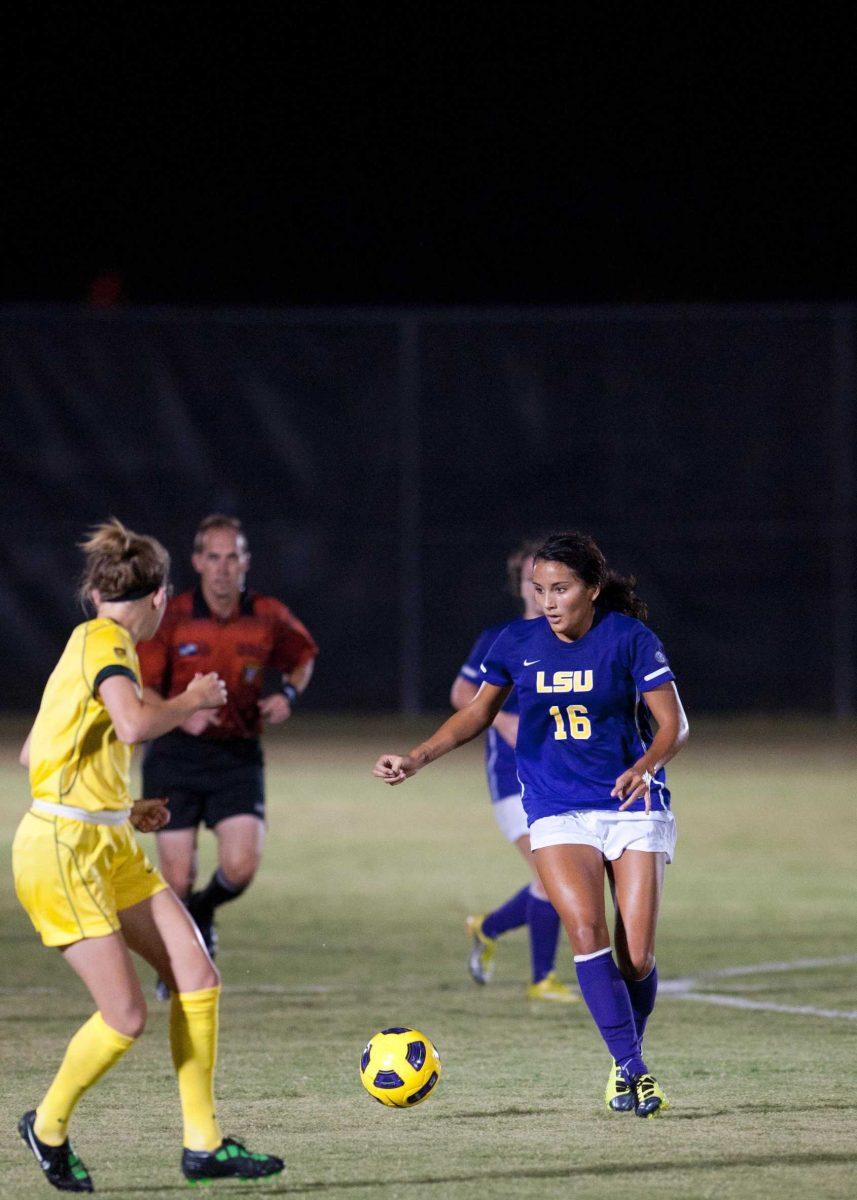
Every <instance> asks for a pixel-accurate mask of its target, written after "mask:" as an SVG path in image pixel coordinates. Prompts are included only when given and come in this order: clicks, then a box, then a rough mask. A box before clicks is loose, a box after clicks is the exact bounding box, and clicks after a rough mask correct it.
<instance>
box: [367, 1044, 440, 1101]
mask: <svg viewBox="0 0 857 1200" xmlns="http://www.w3.org/2000/svg"><path fill="white" fill-rule="evenodd" d="M440 1072H441V1067H440V1056H439V1055H438V1052H437V1049H436V1047H435V1045H434V1043H433V1042H432V1041H431V1040H430V1039H429V1038H427V1037H426V1035H425V1034H424V1033H420V1032H419V1030H418V1029H409V1028H408V1027H407V1026H406V1025H397V1026H394V1027H393V1028H392V1029H382V1031H381V1032H380V1033H376V1034H375V1036H374V1037H371V1038H370V1039H369V1043H368V1045H367V1046H366V1049H365V1050H364V1051H363V1054H362V1055H361V1056H360V1081H361V1083H362V1084H363V1086H364V1087H365V1089H366V1091H367V1092H368V1093H369V1095H370V1096H374V1098H375V1099H376V1100H377V1101H379V1103H381V1104H386V1105H388V1106H389V1107H390V1108H413V1107H414V1105H416V1104H421V1103H422V1102H423V1100H425V1098H426V1097H427V1096H430V1095H431V1094H432V1092H433V1091H434V1089H435V1087H436V1086H437V1081H438V1080H439V1079H440Z"/></svg>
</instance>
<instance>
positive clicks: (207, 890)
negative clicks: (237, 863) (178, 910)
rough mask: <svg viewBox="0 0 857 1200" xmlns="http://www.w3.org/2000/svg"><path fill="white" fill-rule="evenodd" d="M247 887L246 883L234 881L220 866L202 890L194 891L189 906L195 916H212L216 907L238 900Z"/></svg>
mask: <svg viewBox="0 0 857 1200" xmlns="http://www.w3.org/2000/svg"><path fill="white" fill-rule="evenodd" d="M246 889H247V884H246V883H233V882H232V881H231V880H230V879H227V878H226V876H225V875H224V874H223V872H222V871H221V869H220V867H218V868H217V870H216V871H215V872H214V874H213V875H212V877H211V879H209V881H208V883H207V884H206V885H205V887H204V888H203V889H202V891H201V892H194V894H193V896H192V897H191V900H190V904H189V905H188V907H189V908H190V910H191V912H192V913H193V915H194V916H195V917H198V916H206V917H211V916H212V914H213V913H214V910H215V909H216V908H219V906H220V905H221V904H228V903H229V901H230V900H237V898H238V897H239V896H240V895H241V893H242V892H243V891H246Z"/></svg>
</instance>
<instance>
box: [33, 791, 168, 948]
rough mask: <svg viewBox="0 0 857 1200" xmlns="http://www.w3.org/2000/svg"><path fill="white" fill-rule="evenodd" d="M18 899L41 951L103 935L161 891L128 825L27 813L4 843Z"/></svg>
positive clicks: (161, 880)
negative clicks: (9, 853) (9, 852)
mask: <svg viewBox="0 0 857 1200" xmlns="http://www.w3.org/2000/svg"><path fill="white" fill-rule="evenodd" d="M12 870H13V874H14V877H15V891H16V892H17V893H18V899H19V900H20V901H21V904H22V905H23V906H24V908H25V909H26V911H27V915H28V916H29V918H30V920H31V921H32V922H33V925H34V926H35V928H36V932H37V933H38V934H40V936H41V939H42V941H43V942H44V944H45V945H46V946H68V945H70V944H71V943H72V942H79V941H80V939H81V938H90V937H104V936H105V935H106V934H109V933H115V932H117V931H118V930H119V929H120V928H121V926H120V923H119V915H118V914H119V913H120V912H121V911H122V909H123V908H130V907H131V905H132V904H139V903H140V902H141V901H142V900H148V898H149V897H150V896H154V895H155V894H156V893H157V892H160V891H162V890H163V889H164V888H165V887H166V886H167V885H166V882H165V881H164V878H163V876H162V875H161V874H160V872H159V871H157V870H156V869H155V867H153V866H152V864H151V863H150V862H149V860H148V859H147V858H146V855H145V854H144V853H143V850H142V847H141V846H140V845H138V843H137V839H136V838H135V836H134V830H133V828H132V826H131V823H130V822H129V821H125V822H124V823H123V824H122V825H93V824H89V823H85V822H83V821H77V820H74V819H73V818H70V817H62V816H56V817H54V816H51V815H50V814H48V813H44V812H33V811H31V812H28V813H27V814H26V815H25V816H24V818H23V819H22V821H21V824H20V825H19V826H18V831H17V833H16V834H15V840H14V842H13V844H12Z"/></svg>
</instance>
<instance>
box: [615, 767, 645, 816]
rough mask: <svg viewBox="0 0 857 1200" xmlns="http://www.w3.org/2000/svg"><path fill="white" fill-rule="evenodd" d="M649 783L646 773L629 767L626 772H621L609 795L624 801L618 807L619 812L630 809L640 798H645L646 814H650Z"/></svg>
mask: <svg viewBox="0 0 857 1200" xmlns="http://www.w3.org/2000/svg"><path fill="white" fill-rule="evenodd" d="M651 782H652V777H651V775H650V774H649V772H648V771H645V770H642V771H641V770H640V769H639V768H637V767H629V768H628V770H627V771H623V772H622V774H621V775H620V776H619V778H618V779H617V780H616V784H615V786H614V788H613V791H612V792H611V793H610V795H611V796H614V797H615V796H618V797H619V799H620V800H622V801H624V803H622V804H620V805H619V812H624V811H625V809H626V808H630V807H631V805H632V804H633V803H634V802H635V801H636V800H639V799H640V797H641V796H642V797H644V798H645V802H646V812H651V809H652V797H651V794H650V792H649V785H650V784H651Z"/></svg>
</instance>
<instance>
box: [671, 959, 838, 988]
mask: <svg viewBox="0 0 857 1200" xmlns="http://www.w3.org/2000/svg"><path fill="white" fill-rule="evenodd" d="M854 963H857V954H839V955H837V956H836V957H835V958H793V959H791V961H790V962H764V963H755V964H753V963H747V964H745V965H743V966H740V967H719V968H717V969H716V970H713V971H700V972H699V974H697V975H687V976H684V977H682V978H681V979H664V980H663V981H662V982H661V983H660V984H659V985H658V991H659V992H664V993H670V994H675V993H679V992H692V991H693V990H694V989H695V988H696V987H697V986H698V985H699V984H700V983H704V982H705V981H706V980H707V979H738V978H740V977H741V976H742V975H775V974H779V973H780V972H784V971H813V970H816V969H817V968H819V967H847V966H851V965H853V964H854Z"/></svg>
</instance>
